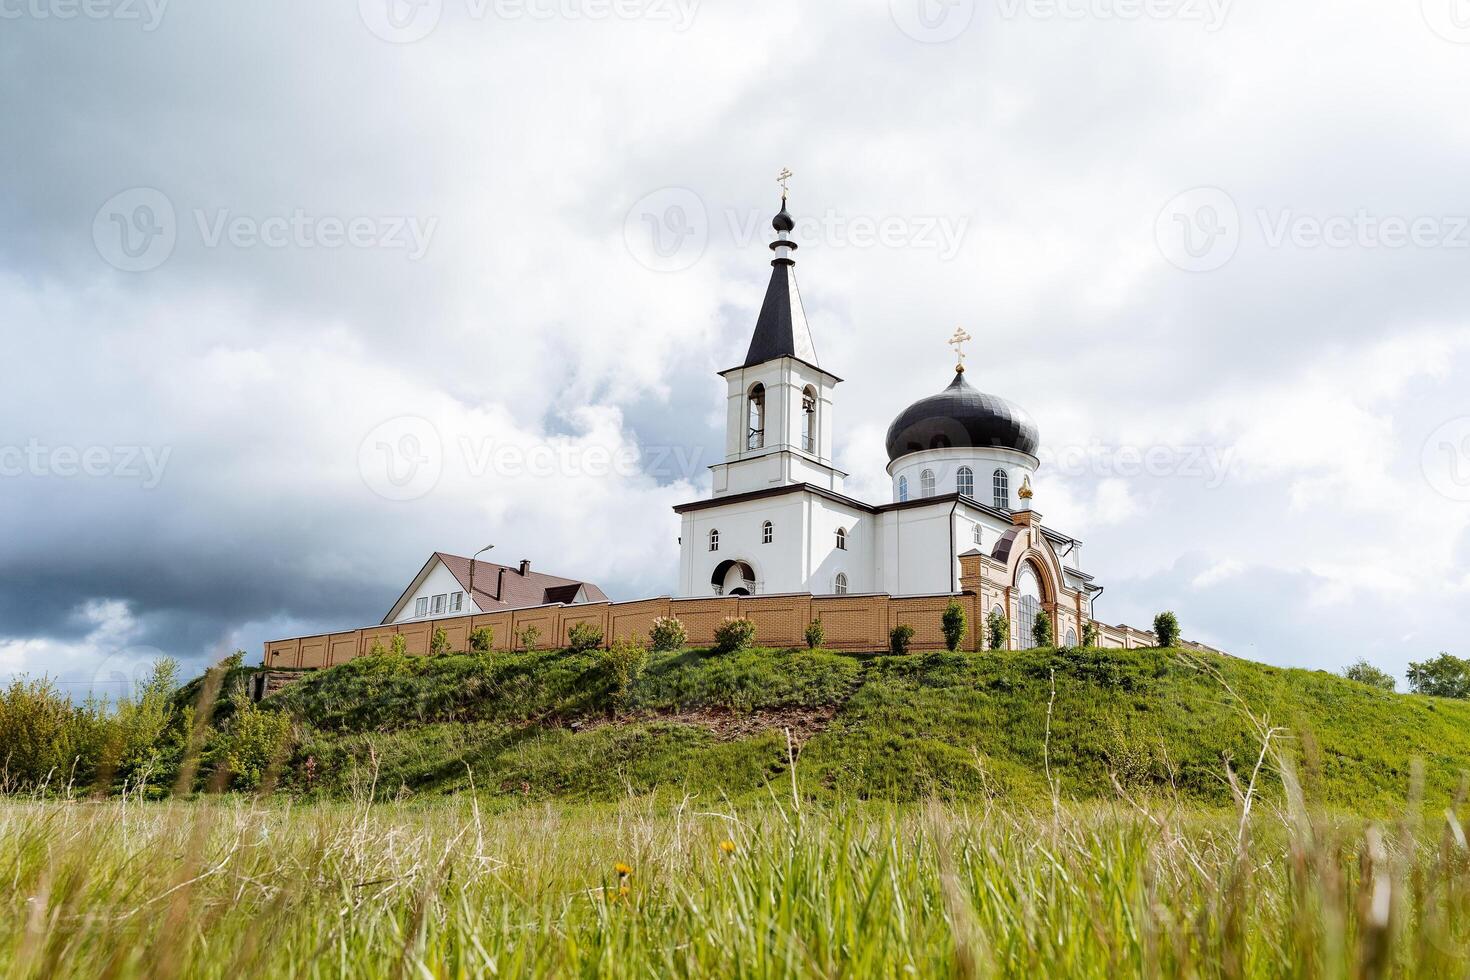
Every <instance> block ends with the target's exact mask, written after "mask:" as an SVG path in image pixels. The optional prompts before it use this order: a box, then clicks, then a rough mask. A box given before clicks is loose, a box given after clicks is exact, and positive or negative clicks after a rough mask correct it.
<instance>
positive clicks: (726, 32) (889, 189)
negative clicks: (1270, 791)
mask: <svg viewBox="0 0 1470 980" xmlns="http://www.w3.org/2000/svg"><path fill="white" fill-rule="evenodd" d="M0 64H3V65H4V75H5V86H4V90H3V93H0V131H3V132H4V133H5V139H4V140H3V141H0V178H3V179H0V337H3V348H0V349H3V351H4V364H5V370H4V373H3V377H4V383H3V384H0V677H9V676H15V675H21V674H25V675H30V676H32V677H36V676H41V675H47V676H50V677H52V678H55V679H56V680H57V681H58V682H59V683H61V684H63V685H66V686H67V689H68V690H71V691H72V692H73V693H79V692H83V693H84V692H86V691H97V692H99V693H111V694H116V693H117V692H118V691H119V690H123V689H126V687H127V685H128V684H129V682H130V679H131V678H134V677H136V676H137V675H138V673H139V671H141V670H143V669H145V667H146V664H147V663H148V662H150V661H151V660H152V659H153V658H155V657H157V656H160V655H168V656H172V657H175V658H177V659H178V660H179V661H181V663H182V665H183V667H184V669H185V671H186V672H193V671H197V670H199V669H201V668H202V667H204V666H205V665H207V664H208V663H209V662H212V661H213V660H215V659H218V658H219V657H221V656H224V655H226V654H228V653H229V652H230V651H232V650H235V649H237V648H239V649H244V650H245V651H246V653H247V655H248V657H249V658H250V660H251V661H255V660H256V659H257V658H258V657H259V656H260V652H261V646H262V643H263V642H264V641H265V640H268V639H273V638H279V637H285V636H293V635H298V634H304V633H311V632H320V631H325V630H329V629H345V628H351V627H355V626H360V625H365V624H369V623H374V622H377V621H378V620H379V619H380V618H381V617H382V615H383V614H384V612H386V610H387V608H388V606H389V605H391V603H392V602H393V600H394V599H396V597H397V596H398V594H399V593H400V591H401V590H402V589H403V588H404V586H405V585H406V584H407V583H408V581H409V580H410V579H411V578H412V576H413V575H414V574H415V573H416V572H417V571H418V569H419V568H420V566H421V565H422V564H423V562H424V561H425V560H426V558H427V557H428V556H429V554H430V553H431V552H433V551H436V550H443V551H449V552H455V553H459V554H468V553H470V552H473V551H475V550H478V549H479V548H480V547H483V546H484V545H487V544H494V545H495V550H494V552H492V553H491V555H490V556H489V557H490V558H492V559H498V560H501V561H505V562H507V563H514V562H515V561H518V560H520V559H522V558H527V559H530V560H531V561H532V562H533V564H534V566H535V567H537V568H540V569H543V570H546V571H551V572H554V573H560V574H564V575H569V576H574V577H580V578H586V579H589V580H592V581H595V582H597V583H599V584H601V585H602V586H603V588H604V589H605V590H606V591H607V592H608V593H610V594H611V595H612V596H613V597H614V598H619V599H631V598H638V597H644V596H649V595H658V594H667V593H668V592H669V591H670V590H671V589H672V588H673V587H674V584H675V578H676V571H677V562H678V546H677V543H676V538H677V534H678V523H677V521H676V519H675V517H674V515H673V513H672V511H671V507H672V506H673V505H674V504H676V503H680V502H683V501H688V500H692V499H698V498H700V497H702V496H704V495H706V494H707V493H708V486H709V483H708V476H707V470H706V467H707V466H708V465H709V464H711V463H713V462H716V461H717V456H716V454H717V453H718V452H719V451H720V448H721V446H722V443H723V435H722V428H723V412H724V407H723V403H724V397H725V389H724V385H723V382H722V381H721V380H720V379H719V378H718V377H716V375H715V372H716V371H718V370H721V369H723V368H726V367H729V366H731V365H732V364H735V363H737V362H738V360H739V359H740V358H741V356H742V355H743V352H744V350H745V347H746V345H747V344H748V342H749V336H750V332H751V330H752V328H753V326H754V323H755V318H756V314H757V312H758V310H759V306H760V301H761V298H762V294H763V291H764V284H765V280H766V279H767V277H768V276H769V271H770V270H769V266H768V262H769V253H768V251H767V249H766V247H765V245H766V242H767V241H768V240H769V238H770V234H771V233H770V228H769V220H770V217H771V215H772V214H773V213H774V211H775V210H776V208H777V206H778V203H779V188H778V187H777V185H776V182H775V179H776V175H777V173H778V171H780V170H781V169H782V168H790V169H791V170H792V171H793V172H794V176H793V177H792V179H791V181H790V187H791V210H792V212H793V214H794V215H795V216H796V218H797V220H798V227H797V231H796V238H797V240H798V242H799V243H800V244H801V249H800V252H799V253H798V255H797V260H798V264H797V275H798V278H799V280H800V282H801V288H802V293H803V299H804V302H805V306H806V311H807V314H808V317H809V319H810V322H811V326H812V330H813V334H814V336H815V340H816V344H817V349H818V352H819V354H820V357H821V359H822V362H823V364H824V366H826V367H827V368H828V369H829V370H832V371H834V372H835V373H837V374H839V375H840V376H842V377H843V378H845V379H847V380H846V381H845V383H844V384H843V385H842V386H841V387H840V388H839V389H838V391H837V400H836V405H835V409H834V411H835V413H836V414H835V416H834V418H835V426H836V430H835V434H836V452H837V461H838V464H839V465H840V466H842V467H843V468H844V469H846V470H848V471H850V472H851V474H852V475H851V477H850V479H849V482H848V490H849V491H850V492H851V493H852V494H853V495H854V496H858V497H860V498H864V499H869V500H875V501H883V500H887V499H888V498H889V495H890V489H889V484H888V479H887V477H886V475H885V474H884V471H883V467H884V465H885V463H886V462H887V461H886V458H885V456H884V453H883V435H884V432H885V431H886V429H887V426H888V424H889V422H890V421H891V420H892V419H893V417H894V416H896V415H897V414H898V413H899V412H900V411H901V410H902V409H903V408H904V407H905V406H906V405H907V404H909V403H910V402H912V401H914V400H916V399H918V398H920V397H922V396H924V395H927V394H931V393H933V392H935V391H938V390H940V389H941V388H943V387H944V386H945V385H946V384H947V383H948V381H949V380H950V377H951V376H952V375H951V371H952V366H953V354H952V352H951V350H950V349H949V348H948V347H947V346H946V345H945V341H946V340H947V339H948V338H949V336H950V335H951V333H952V332H953V331H954V330H955V328H956V327H957V326H958V327H964V328H965V329H966V330H967V331H969V332H970V333H971V334H972V335H973V336H974V338H975V340H974V341H973V342H972V344H971V345H970V352H969V357H968V361H967V364H968V367H969V371H970V373H969V375H968V377H969V378H970V379H971V380H972V382H973V383H975V384H976V385H977V386H978V387H980V388H982V389H983V390H987V391H991V392H994V393H996V394H999V395H1002V396H1005V397H1007V398H1010V399H1012V400H1014V401H1016V402H1018V403H1020V404H1021V405H1023V406H1024V407H1025V408H1026V409H1027V410H1028V411H1029V413H1030V414H1031V415H1032V416H1033V417H1034V418H1035V419H1036V420H1037V422H1038V424H1039V426H1040V429H1041V434H1042V440H1043V444H1044V450H1043V467H1042V469H1041V471H1040V474H1039V476H1038V479H1037V481H1036V497H1035V500H1034V505H1035V507H1036V509H1037V510H1039V511H1041V512H1042V513H1043V514H1044V516H1045V519H1046V521H1047V523H1048V524H1049V525H1051V526H1053V527H1056V528H1058V529H1059V530H1061V531H1063V532H1065V533H1068V534H1072V535H1075V536H1076V537H1078V538H1080V539H1082V540H1083V541H1084V542H1085V546H1084V548H1085V554H1086V564H1087V565H1088V570H1089V571H1090V572H1091V573H1093V574H1094V575H1096V576H1097V578H1098V580H1099V581H1101V582H1102V583H1104V584H1105V585H1106V592H1105V594H1104V595H1103V597H1102V598H1101V599H1100V600H1099V602H1098V603H1097V606H1096V612H1097V615H1098V616H1099V618H1100V619H1102V620H1104V621H1106V622H1110V623H1125V622H1126V623H1130V624H1133V625H1137V626H1145V627H1146V626H1147V625H1148V624H1149V622H1150V621H1151V619H1152V616H1153V614H1154V613H1155V612H1157V611H1159V610H1162V609H1173V610H1175V611H1176V612H1177V614H1178V615H1179V618H1180V620H1181V622H1182V624H1183V627H1184V632H1185V635H1186V636H1188V637H1190V638H1193V639H1196V640H1200V641H1203V642H1207V643H1210V644H1213V645H1215V646H1218V647H1220V648H1223V649H1225V650H1228V651H1230V652H1232V653H1235V654H1238V655H1241V656H1246V657H1250V658H1252V659H1257V660H1262V661H1266V662H1269V663H1274V664H1281V665H1291V666H1302V667H1309V668H1317V669H1325V670H1339V669H1341V668H1342V667H1343V666H1345V665H1346V664H1348V663H1350V662H1352V661H1354V660H1356V659H1358V658H1360V657H1364V658H1367V659H1368V660H1370V661H1372V662H1373V663H1375V664H1377V665H1379V666H1380V667H1383V668H1385V669H1387V670H1390V671H1391V672H1393V673H1395V674H1399V675H1402V672H1403V671H1404V669H1405V667H1406V665H1407V664H1408V663H1409V662H1410V661H1413V660H1421V659H1425V658H1426V657H1430V656H1433V655H1434V654H1435V653H1437V652H1439V651H1441V650H1444V651H1449V652H1452V653H1457V654H1460V655H1470V645H1467V642H1466V639H1465V638H1466V636H1467V635H1470V562H1467V559H1470V536H1467V526H1470V394H1467V392H1470V312H1467V311H1470V303H1467V300H1470V275H1467V270H1470V197H1467V196H1466V193H1465V188H1466V178H1465V161H1466V160H1467V158H1470V113H1467V112H1466V111H1465V102H1464V100H1465V93H1466V92H1467V91H1470V0H1423V2H1422V3H1421V2H1420V0H1403V2H1397V3H1392V4H1388V3H1383V2H1382V0H1374V2H1369V0H1332V2H1325V0H1295V2H1292V3H1289V4H1288V3H1281V2H1279V0H853V2H846V3H842V4H820V5H819V4H815V3H804V4H796V3H789V2H788V3H777V2H771V0H741V2H740V3H731V2H724V3H716V2H714V0H356V2H354V0H333V2H328V3H319V4H302V3H299V2H286V0H255V2H252V3H250V4H231V5H221V4H193V5H185V4H182V3H178V2H176V0H174V2H170V0H0ZM1401 686H1402V681H1401Z"/></svg>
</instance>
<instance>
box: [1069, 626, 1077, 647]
mask: <svg viewBox="0 0 1470 980" xmlns="http://www.w3.org/2000/svg"><path fill="white" fill-rule="evenodd" d="M1076 645H1077V631H1076V630H1067V646H1069V647H1075V646H1076Z"/></svg>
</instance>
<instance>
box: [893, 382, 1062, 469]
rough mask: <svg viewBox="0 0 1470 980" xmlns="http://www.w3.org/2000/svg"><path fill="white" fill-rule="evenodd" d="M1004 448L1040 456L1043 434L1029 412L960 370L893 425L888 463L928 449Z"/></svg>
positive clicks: (915, 404)
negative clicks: (986, 389)
mask: <svg viewBox="0 0 1470 980" xmlns="http://www.w3.org/2000/svg"><path fill="white" fill-rule="evenodd" d="M956 447H958V448H964V447H973V448H998V449H1014V450H1015V451H1016V452H1020V453H1026V454H1027V455H1028V456H1035V455H1036V451H1037V449H1039V448H1040V447H1041V433H1040V432H1038V431H1037V428H1036V423H1035V422H1034V421H1033V420H1032V418H1031V416H1030V415H1027V414H1026V410H1025V409H1023V408H1022V407H1021V406H1019V405H1017V404H1015V403H1014V402H1010V401H1007V400H1006V399H1004V398H1001V397H1000V396H998V395H987V394H986V393H985V392H983V391H978V390H976V389H975V388H974V387H972V386H971V385H970V383H969V382H968V381H966V380H965V375H964V372H957V373H956V374H955V376H954V381H952V382H951V383H950V386H949V387H948V388H946V389H944V390H943V391H941V392H940V393H939V394H937V395H930V396H929V397H928V398H921V399H919V400H918V401H916V402H914V403H913V404H912V405H910V406H909V407H908V408H906V409H904V410H903V412H901V413H900V414H899V416H898V418H896V419H894V420H893V424H892V425H890V426H889V427H888V459H889V461H890V462H891V461H893V460H895V459H898V458H899V457H900V456H907V455H908V454H909V453H917V452H922V451H923V450H925V449H948V448H956Z"/></svg>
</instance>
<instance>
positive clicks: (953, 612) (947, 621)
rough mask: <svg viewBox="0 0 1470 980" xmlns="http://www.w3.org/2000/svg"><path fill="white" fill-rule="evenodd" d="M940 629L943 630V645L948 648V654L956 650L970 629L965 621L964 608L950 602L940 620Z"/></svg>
mask: <svg viewBox="0 0 1470 980" xmlns="http://www.w3.org/2000/svg"><path fill="white" fill-rule="evenodd" d="M940 628H941V629H943V630H944V645H945V646H947V647H949V649H950V652H954V651H955V650H958V649H959V648H960V644H961V643H962V642H964V639H965V634H966V633H967V632H969V629H970V624H969V622H968V621H967V620H966V619H965V607H964V606H962V605H960V604H959V603H958V602H955V601H953V600H951V601H950V603H949V605H948V606H946V607H945V609H944V616H943V617H942V618H941V619H940Z"/></svg>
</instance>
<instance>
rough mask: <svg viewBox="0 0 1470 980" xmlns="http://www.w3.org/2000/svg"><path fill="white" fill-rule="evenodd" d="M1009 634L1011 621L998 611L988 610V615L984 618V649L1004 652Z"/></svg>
mask: <svg viewBox="0 0 1470 980" xmlns="http://www.w3.org/2000/svg"><path fill="white" fill-rule="evenodd" d="M1010 632H1011V621H1010V620H1009V619H1007V618H1006V617H1005V615H1004V614H1002V613H1001V612H999V611H998V610H995V609H992V610H990V615H988V616H986V617H985V633H986V637H985V639H986V649H988V650H1004V649H1005V646H1006V637H1007V636H1008V635H1009V634H1010Z"/></svg>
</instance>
